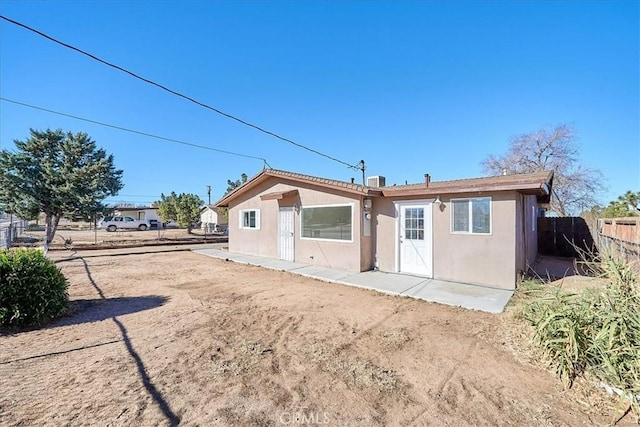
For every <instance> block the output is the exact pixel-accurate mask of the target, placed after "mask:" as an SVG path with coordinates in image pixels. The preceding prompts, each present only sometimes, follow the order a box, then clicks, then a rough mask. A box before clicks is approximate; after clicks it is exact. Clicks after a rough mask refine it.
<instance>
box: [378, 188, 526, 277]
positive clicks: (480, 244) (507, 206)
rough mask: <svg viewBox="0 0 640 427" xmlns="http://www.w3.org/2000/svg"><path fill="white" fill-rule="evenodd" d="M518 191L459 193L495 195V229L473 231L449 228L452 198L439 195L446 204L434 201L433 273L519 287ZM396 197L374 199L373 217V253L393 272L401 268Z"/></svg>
mask: <svg viewBox="0 0 640 427" xmlns="http://www.w3.org/2000/svg"><path fill="white" fill-rule="evenodd" d="M519 196H520V195H519V193H516V192H502V193H486V194H482V195H478V194H477V193H474V194H456V195H455V198H464V197H491V199H492V200H491V234H490V235H469V234H453V233H451V231H450V230H451V207H450V202H451V197H450V196H447V195H441V196H440V199H441V201H442V202H443V203H442V205H441V206H442V208H439V207H437V206H436V205H434V206H433V223H432V229H433V277H434V278H435V279H441V280H451V281H459V282H464V283H473V284H479V285H485V286H493V287H500V288H507V289H513V288H515V283H516V258H515V256H514V251H515V248H516V232H515V230H516V212H515V210H516V204H517V199H518V198H519ZM415 199H419V198H415ZM402 200H405V199H402ZM406 200H408V199H406ZM395 201H401V199H396V200H395ZM393 202H394V200H391V199H382V198H377V199H374V219H375V224H377V230H376V233H377V235H376V245H375V252H376V255H377V261H378V267H379V269H380V270H382V271H389V272H396V271H397V266H396V261H397V255H396V239H397V238H398V236H397V235H396V234H397V231H396V223H395V221H396V220H395V206H394V204H393Z"/></svg>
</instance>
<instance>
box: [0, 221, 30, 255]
mask: <svg viewBox="0 0 640 427" xmlns="http://www.w3.org/2000/svg"><path fill="white" fill-rule="evenodd" d="M28 226H29V223H28V222H27V221H23V220H14V221H2V220H0V249H3V248H10V247H11V244H12V243H13V242H14V241H15V240H16V239H17V238H18V237H20V236H21V235H22V233H24V231H25V230H26V229H27V227H28Z"/></svg>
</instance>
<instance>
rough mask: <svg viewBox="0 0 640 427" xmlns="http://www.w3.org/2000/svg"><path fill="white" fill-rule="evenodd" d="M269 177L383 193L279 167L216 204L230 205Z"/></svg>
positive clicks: (345, 189) (262, 174) (360, 191)
mask: <svg viewBox="0 0 640 427" xmlns="http://www.w3.org/2000/svg"><path fill="white" fill-rule="evenodd" d="M269 177H278V178H283V179H285V180H288V181H293V182H298V183H305V184H312V185H316V186H318V187H323V188H327V189H332V190H338V191H344V192H347V193H352V194H358V195H362V196H367V195H378V196H379V195H381V192H380V189H379V188H371V187H366V186H364V185H360V184H356V183H351V182H345V181H338V180H335V179H327V178H321V177H318V176H312V175H304V174H301V173H295V172H288V171H283V170H278V169H265V170H263V171H261V172H260V173H258V174H257V175H255V176H253V177H252V178H251V179H249V180H248V181H247V182H245V183H244V184H242V185H241V186H240V187H238V188H236V189H234V190H233V191H232V192H231V193H229V194H227V195H225V196H224V197H223V198H222V199H220V200H219V201H218V202H216V206H228V204H229V201H230V200H233V199H235V198H236V197H238V196H240V195H241V194H243V193H245V192H246V191H247V190H248V189H250V188H252V187H253V186H254V185H256V184H257V183H259V182H262V181H264V180H265V179H267V178H269Z"/></svg>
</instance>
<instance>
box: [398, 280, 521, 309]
mask: <svg viewBox="0 0 640 427" xmlns="http://www.w3.org/2000/svg"><path fill="white" fill-rule="evenodd" d="M401 295H405V296H410V297H413V298H420V299H424V300H427V301H434V302H439V303H441V304H447V305H454V306H459V307H464V308H470V309H473V310H480V311H486V312H489V313H502V311H503V310H504V307H505V306H506V305H507V303H508V302H509V300H510V299H511V297H512V296H513V291H510V290H508V289H497V288H489V287H486V286H477V285H469V284H464V283H456V282H445V281H443V280H435V279H431V280H429V281H428V282H426V283H423V284H420V285H418V286H415V287H413V288H411V289H409V290H407V291H406V292H403V293H402V294H401Z"/></svg>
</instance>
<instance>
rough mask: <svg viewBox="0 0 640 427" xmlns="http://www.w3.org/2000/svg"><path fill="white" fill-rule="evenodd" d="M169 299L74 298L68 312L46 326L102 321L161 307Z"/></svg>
mask: <svg viewBox="0 0 640 427" xmlns="http://www.w3.org/2000/svg"><path fill="white" fill-rule="evenodd" d="M168 300H169V298H167V297H164V296H159V295H148V296H140V297H118V298H95V299H78V300H73V301H70V302H69V309H68V312H67V314H66V315H65V316H63V317H61V318H58V319H57V320H54V321H53V322H51V323H50V324H48V325H47V326H46V328H57V327H60V326H70V325H79V324H82V323H92V322H100V321H102V320H107V319H111V318H113V317H116V316H124V315H127V314H132V313H137V312H140V311H144V310H150V309H152V308H156V307H160V306H162V305H164V304H165V303H166V302H167V301H168Z"/></svg>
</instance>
